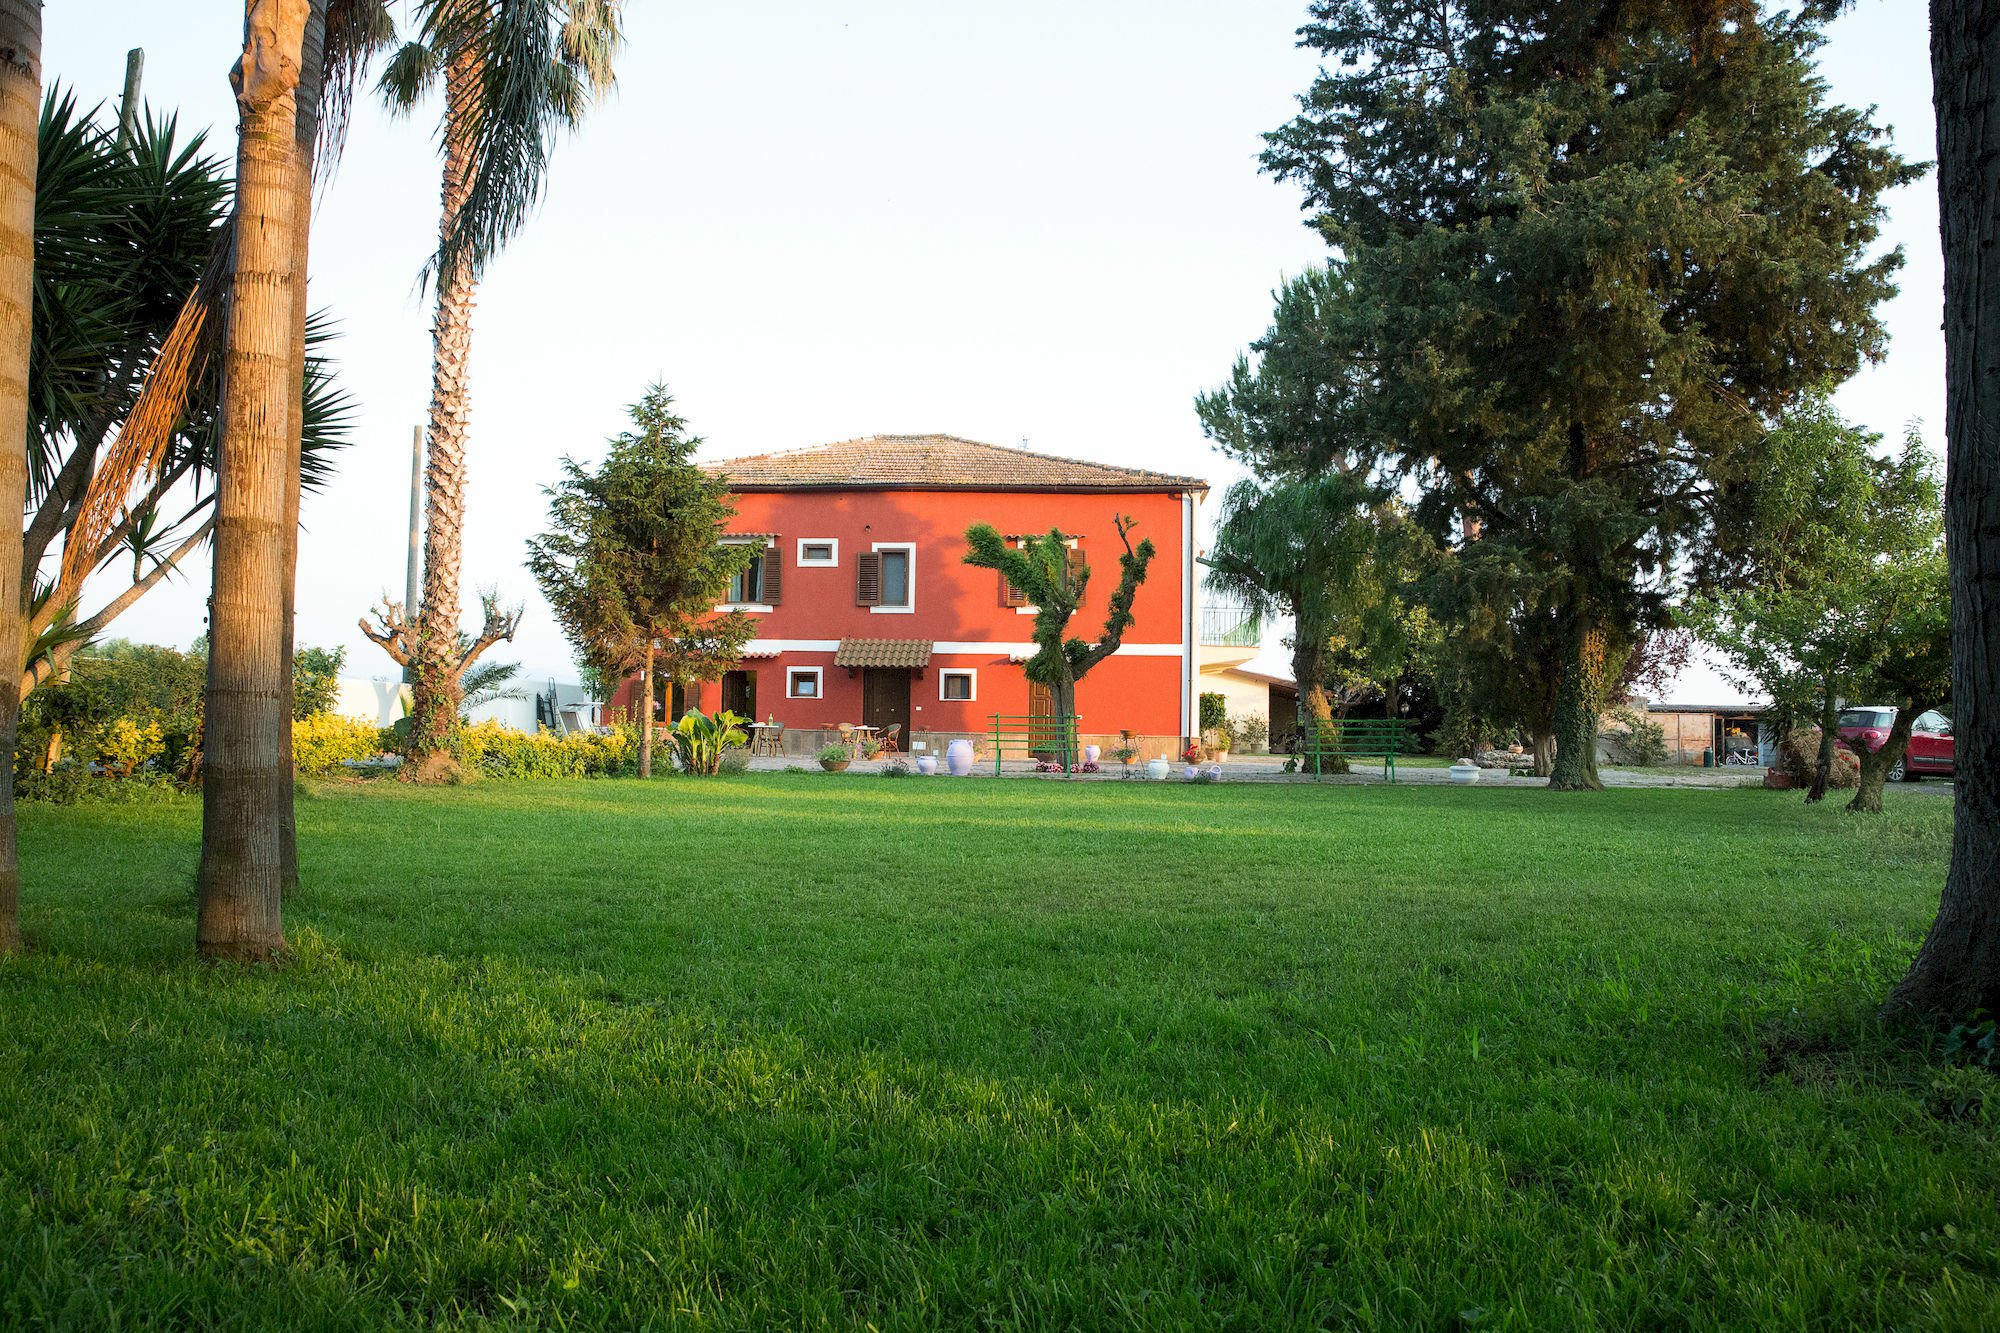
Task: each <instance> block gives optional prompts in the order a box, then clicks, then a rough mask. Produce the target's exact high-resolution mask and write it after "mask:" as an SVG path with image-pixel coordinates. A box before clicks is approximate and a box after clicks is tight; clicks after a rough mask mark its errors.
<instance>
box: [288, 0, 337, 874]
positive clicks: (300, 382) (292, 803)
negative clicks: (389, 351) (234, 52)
mask: <svg viewBox="0 0 2000 1333" xmlns="http://www.w3.org/2000/svg"><path fill="white" fill-rule="evenodd" d="M326 4H327V0H310V8H309V9H308V10H307V12H306V32H305V41H304V45H303V46H302V47H301V58H300V60H299V93H298V105H297V108H296V111H295V116H294V119H293V122H292V123H293V136H292V151H293V158H292V216H293V218H294V219H295V220H296V222H297V225H296V226H294V227H293V228H292V296H293V300H292V353H291V356H292V398H291V403H290V404H289V406H290V409H291V412H290V420H289V422H288V424H287V426H286V430H285V434H286V438H287V439H288V440H289V442H290V444H291V461H290V463H288V464H287V466H286V468H285V573H284V606H283V608H282V609H281V610H280V612H279V621H280V625H281V630H282V633H283V635H284V674H285V684H286V685H287V686H288V687H289V686H290V684H291V682H292V674H293V666H292V658H293V655H294V653H295V651H296V649H297V647H298V643H297V628H298V626H297V619H298V587H299V464H300V453H301V451H300V441H301V440H302V439H303V438H304V436H305V426H306V401H305V399H306V313H307V300H308V298H307V291H308V288H307V285H306V275H307V254H308V251H309V250H310V248H311V247H310V245H309V244H308V242H309V240H310V238H311V236H312V225H311V224H312V206H313V151H314V149H315V147H316V146H317V145H318V143H319V102H320V97H321V95H322V94H323V93H324V92H325V81H326V61H325V56H326ZM289 702H290V700H289V698H288V699H287V703H288V704H289ZM281 764H282V769H283V773H284V778H283V787H284V794H283V795H281V796H280V797H279V798H278V882H279V885H280V886H281V889H282V891H283V892H285V893H287V894H289V893H292V892H294V891H296V890H297V889H298V887H299V826H298V804H297V800H296V797H295V793H294V784H295V783H296V781H297V778H298V765H297V764H296V763H295V762H294V761H293V750H292V712H291V709H290V708H289V707H287V708H286V710H285V749H284V754H283V756H282V758H281Z"/></svg>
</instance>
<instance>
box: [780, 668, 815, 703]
mask: <svg viewBox="0 0 2000 1333" xmlns="http://www.w3.org/2000/svg"><path fill="white" fill-rule="evenodd" d="M820 670H821V669H820V668H819V667H793V668H791V669H790V670H789V671H787V672H785V697H786V698H787V699H817V698H819V697H820Z"/></svg>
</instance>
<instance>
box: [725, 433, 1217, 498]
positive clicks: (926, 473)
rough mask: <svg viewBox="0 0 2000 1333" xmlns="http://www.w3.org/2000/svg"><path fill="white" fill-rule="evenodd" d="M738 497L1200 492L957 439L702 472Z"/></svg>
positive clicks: (1195, 480) (868, 443)
mask: <svg viewBox="0 0 2000 1333" xmlns="http://www.w3.org/2000/svg"><path fill="white" fill-rule="evenodd" d="M706 467H707V470H708V471H710V472H720V473H724V474H726V475H727V476H728V477H729V480H730V483H731V485H733V486H734V487H735V488H736V489H737V490H741V491H802V490H840V489H847V490H893V491H953V490H956V491H1110V492H1119V491H1124V492H1137V491H1206V490H1207V489H1208V483H1207V482H1205V481H1203V480H1202V479H1201V478H1200V477H1176V476H1171V475H1169V474H1168V473H1165V472H1147V471H1144V470H1142V469H1139V468H1128V467H1111V466H1109V465H1107V464H1104V463H1086V462H1082V461H1080V460H1078V459H1074V458H1057V457H1055V456H1054V455H1053V454H1034V453H1029V452H1028V451H1027V450H1026V449H1007V448H1003V447H1001V446H1000V445H997V444H981V443H979V442H978V441H977V440H962V439H960V438H959V437H958V436H956V435H867V436H863V437H862V438H861V439H858V440H842V441H841V442H840V443H838V444H822V445H818V446H816V447H814V448H811V449H789V450H786V451H785V452H783V453H775V454H752V455H751V456H749V457H747V458H725V459H723V460H721V461H720V462H715V463H710V464H707V465H706Z"/></svg>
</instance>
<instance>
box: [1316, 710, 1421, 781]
mask: <svg viewBox="0 0 2000 1333" xmlns="http://www.w3.org/2000/svg"><path fill="white" fill-rule="evenodd" d="M1299 725H1300V742H1299V746H1300V748H1299V767H1300V768H1301V769H1310V770H1311V771H1312V775H1313V778H1314V780H1315V781H1317V780H1318V779H1319V778H1320V777H1321V776H1322V775H1323V774H1324V773H1325V772H1326V770H1327V769H1328V768H1330V767H1333V766H1334V765H1335V764H1336V763H1337V762H1338V761H1342V760H1347V759H1380V760H1381V761H1382V776H1383V777H1385V778H1387V779H1388V780H1389V781H1391V782H1394V781H1395V780H1396V757H1397V756H1398V755H1405V754H1415V753H1416V747H1417V732H1416V726H1415V724H1414V723H1411V722H1409V721H1406V720H1405V719H1403V718H1395V717H1361V718H1341V719H1337V720H1334V721H1330V722H1322V721H1320V720H1319V719H1317V718H1314V719H1311V720H1310V721H1307V720H1301V722H1300V724H1299Z"/></svg>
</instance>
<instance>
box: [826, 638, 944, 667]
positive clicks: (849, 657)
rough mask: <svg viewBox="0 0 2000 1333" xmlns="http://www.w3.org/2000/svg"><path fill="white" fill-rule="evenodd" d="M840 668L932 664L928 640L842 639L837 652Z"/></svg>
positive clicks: (835, 655)
mask: <svg viewBox="0 0 2000 1333" xmlns="http://www.w3.org/2000/svg"><path fill="white" fill-rule="evenodd" d="M833 664H834V665H835V666H838V667H921V666H929V665H930V664H931V641H930V640H929V639H842V640H841V641H840V647H839V648H837V649H835V650H834V654H833Z"/></svg>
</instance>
